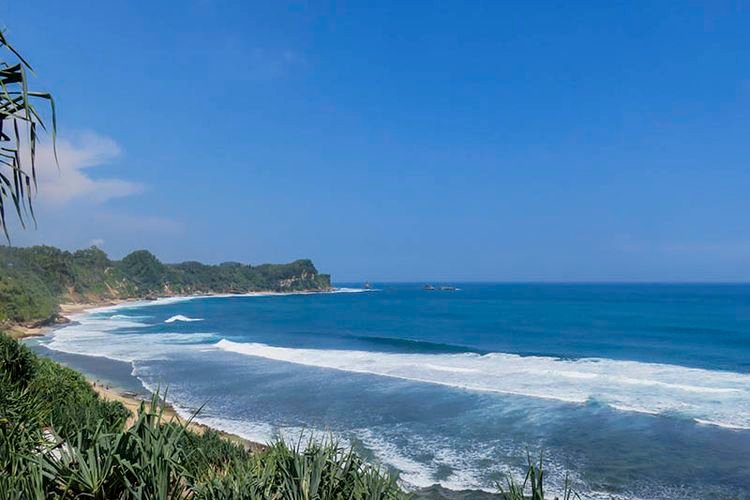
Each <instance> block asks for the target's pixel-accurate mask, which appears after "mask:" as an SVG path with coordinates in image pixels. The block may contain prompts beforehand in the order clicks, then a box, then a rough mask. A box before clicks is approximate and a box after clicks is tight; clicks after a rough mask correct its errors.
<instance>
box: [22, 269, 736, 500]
mask: <svg viewBox="0 0 750 500" xmlns="http://www.w3.org/2000/svg"><path fill="white" fill-rule="evenodd" d="M456 286H457V287H458V290H456V291H439V290H438V291H427V290H424V289H423V288H422V285H421V284H406V283H402V284H383V285H375V287H376V289H375V290H369V291H365V290H361V289H357V288H351V287H350V288H342V289H341V291H340V292H339V293H320V294H298V295H269V296H224V297H209V298H192V299H175V298H170V299H162V300H157V301H152V302H142V303H131V304H127V305H125V306H118V307H107V308H101V309H97V310H94V311H92V312H89V313H84V314H80V315H77V316H76V317H75V320H76V322H75V323H74V324H71V325H69V326H65V327H63V328H61V329H59V330H57V331H56V332H54V334H53V335H50V336H46V337H42V338H39V339H34V340H30V341H28V343H29V345H31V346H32V347H33V348H34V349H35V350H36V351H38V352H40V353H42V354H46V355H48V356H51V357H53V358H55V359H58V360H60V361H62V362H64V363H67V364H69V365H71V366H73V367H76V368H78V369H81V370H82V371H85V372H88V373H90V374H92V375H94V376H96V377H99V378H101V379H102V380H107V381H109V382H111V383H113V384H116V385H119V386H120V387H126V388H131V389H132V388H134V389H136V390H141V391H142V390H143V388H146V389H148V390H151V391H154V390H156V389H157V388H159V389H160V390H162V391H163V390H164V389H167V390H168V395H167V399H168V400H169V401H170V402H172V403H173V404H174V405H175V407H176V408H177V409H178V411H180V412H181V413H182V414H185V415H189V414H191V413H192V412H194V411H196V410H197V409H198V408H202V410H201V412H200V413H199V414H198V416H197V420H198V421H199V422H203V423H205V424H208V425H211V426H213V427H216V428H219V429H223V430H226V431H229V432H233V433H236V434H239V435H241V436H243V437H246V438H248V439H251V440H256V441H268V440H271V439H274V438H276V437H281V438H284V439H289V440H293V441H294V442H297V441H298V440H299V439H300V437H301V436H304V437H303V439H308V438H313V439H320V438H324V437H334V438H336V439H338V440H339V441H340V442H341V443H342V444H346V445H351V446H354V447H355V448H357V450H359V451H360V452H361V453H363V454H364V455H365V456H367V457H368V458H369V459H371V460H373V461H376V462H378V463H380V464H382V465H383V466H385V467H387V468H389V469H391V470H393V471H398V472H399V473H400V477H401V479H402V481H403V482H404V484H405V485H406V486H407V487H413V488H417V487H424V486H428V485H431V484H434V483H439V484H441V485H442V486H444V487H446V488H450V489H455V490H461V489H469V488H471V489H484V490H488V491H492V490H495V491H496V489H495V484H496V482H498V481H500V482H504V481H505V479H504V478H505V477H507V475H508V474H511V475H515V476H516V477H520V475H521V474H523V471H524V466H525V464H526V462H527V460H528V456H529V455H530V456H531V458H532V460H537V459H538V457H539V455H540V454H542V455H543V456H544V465H545V469H546V470H547V474H548V476H547V479H548V481H549V484H550V486H549V487H548V489H550V490H553V491H554V490H558V491H559V490H560V489H562V484H563V483H564V481H565V479H566V477H567V478H568V479H569V480H570V481H571V482H572V484H573V485H574V486H575V487H576V489H577V490H578V491H579V492H581V494H582V496H583V497H584V498H648V499H656V498H750V286H746V285H658V284H655V285H640V284H639V285H615V284H611V285H599V284H596V285H594V284H591V285H589V284H476V283H472V284H468V283H467V284H459V285H456ZM92 356H93V357H92Z"/></svg>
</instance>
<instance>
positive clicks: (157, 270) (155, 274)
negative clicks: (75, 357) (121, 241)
mask: <svg viewBox="0 0 750 500" xmlns="http://www.w3.org/2000/svg"><path fill="white" fill-rule="evenodd" d="M330 288H331V280H330V276H329V275H327V274H319V273H318V271H317V269H316V268H315V266H314V265H313V263H312V261H310V260H308V259H303V260H297V261H294V262H291V263H289V264H263V265H260V266H250V265H244V264H240V263H237V262H226V263H223V264H219V265H207V264H201V263H199V262H183V263H180V264H164V263H162V262H160V261H159V259H157V258H156V257H155V256H154V255H153V254H152V253H150V252H148V251H146V250H138V251H135V252H133V253H131V254H129V255H128V256H126V257H125V258H124V259H122V260H120V261H113V260H110V259H109V257H108V256H107V254H105V253H104V252H103V251H101V250H99V249H98V248H95V247H92V248H88V249H86V250H79V251H77V252H67V251H63V250H59V249H57V248H54V247H48V246H38V247H29V248H7V247H2V248H0V321H5V322H29V321H37V320H43V319H46V318H49V317H51V316H53V315H54V314H55V312H56V311H57V306H58V304H59V303H60V302H96V301H105V300H118V299H127V298H152V297H160V296H172V295H193V294H212V293H247V292H251V291H278V292H290V291H303V290H315V291H322V290H329V289H330Z"/></svg>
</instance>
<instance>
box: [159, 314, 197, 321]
mask: <svg viewBox="0 0 750 500" xmlns="http://www.w3.org/2000/svg"><path fill="white" fill-rule="evenodd" d="M175 321H187V322H192V321H203V318H188V317H187V316H183V315H182V314H178V315H176V316H172V317H171V318H169V319H165V320H164V322H165V323H174V322H175Z"/></svg>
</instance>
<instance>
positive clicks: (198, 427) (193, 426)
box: [87, 377, 266, 451]
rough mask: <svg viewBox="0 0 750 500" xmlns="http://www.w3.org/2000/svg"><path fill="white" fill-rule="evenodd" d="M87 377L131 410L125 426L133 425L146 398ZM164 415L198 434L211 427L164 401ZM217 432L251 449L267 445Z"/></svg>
mask: <svg viewBox="0 0 750 500" xmlns="http://www.w3.org/2000/svg"><path fill="white" fill-rule="evenodd" d="M87 379H88V381H89V383H90V384H91V387H92V388H93V389H94V390H95V391H96V393H97V394H98V395H99V397H100V398H102V399H103V400H105V401H119V402H120V403H122V405H123V406H124V407H125V408H127V409H128V410H129V411H130V417H129V418H128V420H127V421H126V423H125V426H126V427H130V426H131V425H133V423H134V422H135V419H136V415H138V411H139V409H140V407H141V403H143V402H144V400H143V399H140V398H138V397H136V396H134V395H131V394H130V393H128V392H126V391H122V390H120V389H119V388H117V387H111V386H109V385H104V384H102V383H101V382H97V381H95V380H91V379H90V378H88V377H87ZM146 404H147V405H148V404H149V402H148V401H146ZM163 417H164V420H165V421H167V422H169V421H176V422H179V423H180V424H183V425H184V424H187V427H188V429H190V430H191V431H193V432H196V433H198V434H202V433H203V432H205V431H206V429H209V427H208V426H206V425H203V424H199V423H197V422H187V421H186V420H185V419H184V418H182V417H181V416H180V415H179V414H178V413H177V412H176V411H175V410H174V408H173V407H172V405H170V404H169V403H164V406H163ZM215 430H217V429H215ZM217 432H219V434H221V435H222V436H223V437H224V438H226V439H229V440H230V441H232V442H235V443H238V444H241V445H243V446H244V447H245V448H246V449H248V450H251V451H259V450H263V449H265V448H266V446H265V445H264V444H262V443H256V442H254V441H249V440H247V439H244V438H241V437H240V436H237V435H235V434H230V433H228V432H224V431H219V430H217Z"/></svg>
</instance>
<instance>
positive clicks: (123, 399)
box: [6, 289, 336, 452]
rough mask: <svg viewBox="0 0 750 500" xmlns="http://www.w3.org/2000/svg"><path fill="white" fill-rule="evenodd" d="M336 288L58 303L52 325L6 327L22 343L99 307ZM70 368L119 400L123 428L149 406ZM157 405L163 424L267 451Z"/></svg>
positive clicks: (103, 393) (165, 403) (170, 407)
mask: <svg viewBox="0 0 750 500" xmlns="http://www.w3.org/2000/svg"><path fill="white" fill-rule="evenodd" d="M335 290H336V289H331V290H303V291H299V292H273V291H268V292H248V293H244V294H202V295H174V296H167V297H159V298H158V299H156V300H148V299H139V298H128V299H123V300H118V301H115V300H102V301H96V302H65V303H61V304H60V305H59V312H58V313H57V315H56V317H55V318H54V321H53V322H50V323H49V324H44V325H12V326H10V327H8V328H7V330H6V331H7V332H8V333H9V334H10V336H11V337H12V338H15V339H16V340H22V339H25V338H31V337H41V336H45V335H53V334H54V331H55V330H57V329H60V328H64V327H65V326H66V325H68V324H70V323H72V322H73V321H75V320H74V319H73V318H71V317H70V316H74V315H76V314H83V313H86V312H89V311H92V310H94V309H99V308H105V307H121V306H127V305H128V304H132V303H136V302H144V303H146V304H148V303H151V302H154V303H155V302H157V301H158V300H159V299H184V300H193V299H198V298H212V297H215V298H218V297H252V296H273V295H299V294H312V293H327V292H332V291H335ZM81 356H86V355H85V354H81ZM70 368H71V369H73V370H75V371H76V372H78V373H80V374H81V375H83V376H84V378H85V379H86V381H87V382H88V383H89V385H90V386H91V388H92V389H94V391H95V392H96V393H97V394H98V395H99V397H100V398H102V399H103V400H105V401H118V402H120V403H121V404H122V405H123V406H124V407H125V408H126V409H127V410H128V411H129V412H130V417H128V419H127V420H126V423H125V426H126V427H130V426H131V425H132V424H133V422H135V419H136V417H137V415H138V411H139V409H140V406H141V403H144V402H145V403H146V404H148V403H149V400H150V398H141V397H139V396H138V394H135V393H131V392H130V391H127V390H125V389H123V388H122V387H117V386H115V385H110V384H108V383H103V382H102V381H101V380H99V379H97V378H95V377H94V376H93V374H87V373H84V372H82V371H81V370H79V369H76V368H73V367H70ZM144 389H145V390H146V391H147V392H148V394H149V395H151V396H153V394H154V393H153V392H151V391H150V390H148V389H146V388H144ZM160 405H161V407H162V411H163V418H164V419H165V420H166V421H175V422H178V423H180V424H182V425H187V428H188V429H189V430H191V431H193V432H195V433H197V434H202V433H204V432H205V431H206V430H208V429H210V430H213V431H215V432H217V433H219V435H220V436H221V437H223V438H224V439H227V440H229V441H231V442H233V443H235V444H240V445H242V446H243V447H244V448H245V449H246V450H249V451H252V452H256V451H262V450H265V449H267V448H268V445H267V444H264V443H260V442H257V441H252V440H249V439H246V438H243V437H241V436H239V435H237V434H233V433H231V432H226V431H223V430H221V429H217V428H214V427H211V426H208V425H205V424H202V423H199V422H196V421H192V420H191V421H188V420H187V419H185V418H184V417H182V416H181V415H180V414H179V413H178V412H177V410H175V408H174V406H173V405H172V404H171V403H169V402H168V401H166V400H163V399H161V398H160Z"/></svg>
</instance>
